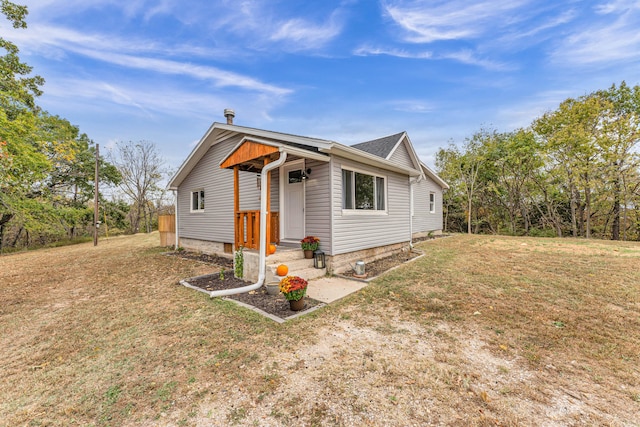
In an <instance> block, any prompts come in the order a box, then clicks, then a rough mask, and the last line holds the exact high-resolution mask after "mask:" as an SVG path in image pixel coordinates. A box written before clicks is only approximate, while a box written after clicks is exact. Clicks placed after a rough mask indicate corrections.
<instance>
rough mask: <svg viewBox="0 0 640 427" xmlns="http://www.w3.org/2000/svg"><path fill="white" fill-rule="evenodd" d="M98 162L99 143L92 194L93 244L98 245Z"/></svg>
mask: <svg viewBox="0 0 640 427" xmlns="http://www.w3.org/2000/svg"><path fill="white" fill-rule="evenodd" d="M99 164H100V144H96V176H95V180H94V193H95V194H94V196H93V246H98V227H100V214H99V212H98V167H99Z"/></svg>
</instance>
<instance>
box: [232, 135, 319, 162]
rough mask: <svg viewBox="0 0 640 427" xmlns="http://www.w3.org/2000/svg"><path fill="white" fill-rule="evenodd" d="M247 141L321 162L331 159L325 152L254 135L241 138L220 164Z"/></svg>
mask: <svg viewBox="0 0 640 427" xmlns="http://www.w3.org/2000/svg"><path fill="white" fill-rule="evenodd" d="M247 141H251V142H257V143H258V144H262V145H268V146H270V147H276V148H278V151H280V152H283V151H286V152H287V153H289V154H293V155H296V156H298V157H303V158H305V159H314V160H319V161H321V162H328V161H329V156H325V155H324V154H319V153H316V152H315V151H309V150H304V149H302V148H297V147H292V146H290V145H286V144H283V143H281V142H275V141H267V140H265V139H260V138H254V137H252V136H245V137H244V138H242V139H241V140H240V142H239V143H237V144H236V146H235V147H233V148H232V149H231V151H229V154H227V155H226V156H224V158H223V159H222V160H221V161H220V165H222V164H223V163H224V162H225V161H226V160H227V159H228V158H229V157H231V155H232V154H233V153H235V152H236V150H237V149H238V148H240V146H241V145H242V144H244V143H245V142H247Z"/></svg>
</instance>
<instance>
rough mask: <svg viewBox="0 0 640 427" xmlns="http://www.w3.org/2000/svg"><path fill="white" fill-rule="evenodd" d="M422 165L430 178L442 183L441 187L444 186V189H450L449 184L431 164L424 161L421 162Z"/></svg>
mask: <svg viewBox="0 0 640 427" xmlns="http://www.w3.org/2000/svg"><path fill="white" fill-rule="evenodd" d="M420 166H422V169H423V170H424V172H425V175H427V176H428V177H429V178H431V179H433V180H434V181H435V182H436V183H437V184H439V185H440V187H442V189H443V190H448V189H449V184H447V183H446V182H445V181H444V180H443V179H442V178H440V177H439V176H438V175H437V174H436V173H435V172H434V171H432V170H431V168H430V167H429V166H427V165H425V164H424V163H422V162H420Z"/></svg>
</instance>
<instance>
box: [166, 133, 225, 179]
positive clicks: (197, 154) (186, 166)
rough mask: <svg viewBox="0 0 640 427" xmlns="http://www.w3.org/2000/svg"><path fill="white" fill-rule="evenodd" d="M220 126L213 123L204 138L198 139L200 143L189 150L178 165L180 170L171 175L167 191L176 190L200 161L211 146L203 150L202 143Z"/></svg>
mask: <svg viewBox="0 0 640 427" xmlns="http://www.w3.org/2000/svg"><path fill="white" fill-rule="evenodd" d="M220 125H221V124H220V123H218V122H214V123H213V124H212V125H211V126H210V127H209V129H207V132H205V134H204V136H203V137H202V138H200V141H198V143H197V144H196V146H195V147H194V148H193V150H191V153H189V155H188V156H187V158H186V159H185V161H184V162H182V164H181V165H180V168H178V171H177V172H176V173H175V174H174V175H173V177H172V178H171V180H170V181H169V184H168V186H167V188H168V189H169V190H177V189H178V187H179V186H180V184H181V183H182V181H183V180H184V178H186V176H187V175H188V174H189V172H191V169H193V167H194V166H195V165H196V164H197V163H198V162H199V161H200V159H201V158H202V157H203V156H204V154H205V153H206V152H207V150H208V149H209V148H210V147H211V145H213V144H211V145H209V146H208V147H206V149H205V150H203V145H204V142H205V141H206V140H207V139H208V138H209V135H211V133H213V131H214V130H215V129H218V128H219V127H220Z"/></svg>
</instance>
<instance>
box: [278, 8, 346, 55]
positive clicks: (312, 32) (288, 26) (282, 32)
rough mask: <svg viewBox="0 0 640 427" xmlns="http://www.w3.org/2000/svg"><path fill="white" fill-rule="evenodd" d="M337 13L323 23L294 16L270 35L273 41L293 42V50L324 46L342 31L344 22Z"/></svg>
mask: <svg viewBox="0 0 640 427" xmlns="http://www.w3.org/2000/svg"><path fill="white" fill-rule="evenodd" d="M340 21H341V20H340V19H339V17H338V14H337V13H334V14H332V16H331V17H330V18H329V19H328V20H327V21H326V22H324V23H322V24H316V23H314V22H310V21H308V20H306V19H301V18H293V19H289V20H287V21H284V22H282V23H279V24H277V25H279V27H280V28H279V29H277V30H276V31H275V32H274V33H273V34H272V35H271V37H270V39H271V40H273V41H279V42H286V43H291V45H290V46H291V47H292V48H293V49H292V50H309V49H315V48H319V47H322V46H324V45H325V44H326V43H328V42H330V41H331V40H333V39H334V38H335V37H336V36H338V35H339V34H340V32H341V31H342V22H340Z"/></svg>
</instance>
